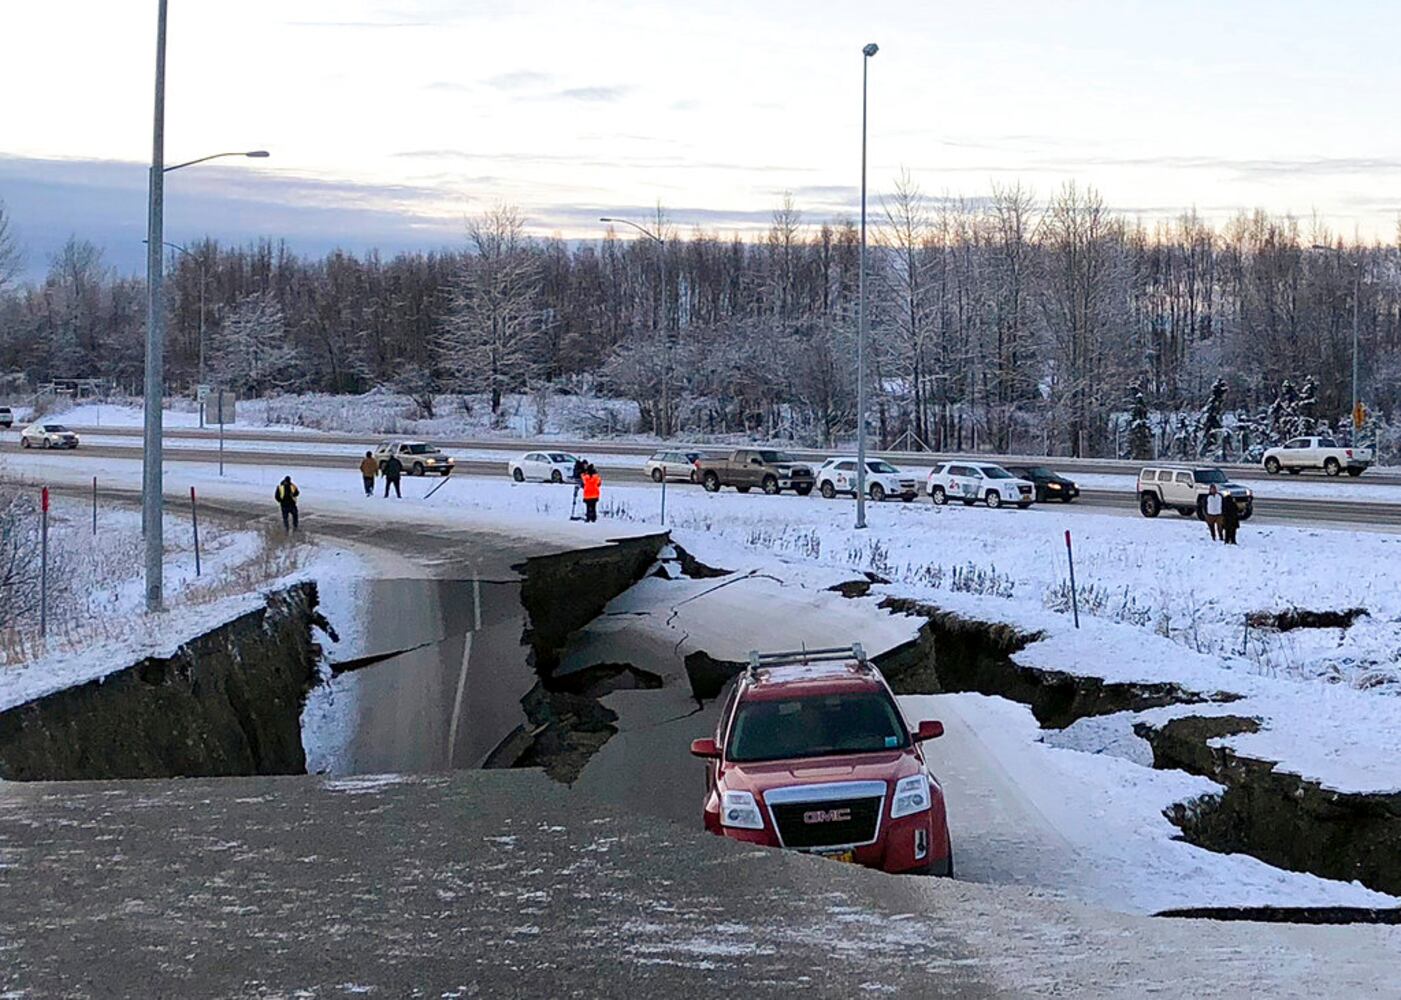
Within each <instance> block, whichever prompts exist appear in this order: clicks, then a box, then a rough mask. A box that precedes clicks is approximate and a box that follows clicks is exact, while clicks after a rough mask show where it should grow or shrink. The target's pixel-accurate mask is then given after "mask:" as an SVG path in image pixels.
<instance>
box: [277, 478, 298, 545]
mask: <svg viewBox="0 0 1401 1000" xmlns="http://www.w3.org/2000/svg"><path fill="white" fill-rule="evenodd" d="M301 495H302V491H301V490H299V489H297V484H296V483H294V482H292V477H291V476H283V477H282V482H280V483H278V484H277V489H276V490H275V491H274V492H273V499H275V500H276V501H277V506H278V507H280V508H281V509H282V529H283V530H284V531H286V532H287V533H288V534H291V533H292V532H294V531H296V530H297V497H299V496H301Z"/></svg>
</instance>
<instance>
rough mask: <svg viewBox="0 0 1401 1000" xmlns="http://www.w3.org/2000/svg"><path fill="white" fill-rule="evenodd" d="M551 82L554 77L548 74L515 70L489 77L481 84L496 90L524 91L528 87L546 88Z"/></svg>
mask: <svg viewBox="0 0 1401 1000" xmlns="http://www.w3.org/2000/svg"><path fill="white" fill-rule="evenodd" d="M553 80H554V77H553V76H552V75H550V74H549V73H537V72H535V71H533V70H517V71H515V72H513V73H499V74H497V75H496V76H489V77H487V78H486V80H484V81H483V82H484V83H485V84H486V85H487V86H488V87H493V88H495V89H496V90H526V89H528V88H530V87H544V86H547V85H548V84H550V83H551V82H552V81H553Z"/></svg>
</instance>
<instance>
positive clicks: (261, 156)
mask: <svg viewBox="0 0 1401 1000" xmlns="http://www.w3.org/2000/svg"><path fill="white" fill-rule="evenodd" d="M243 155H244V156H247V157H250V158H251V159H254V160H266V159H267V158H268V157H269V156H271V155H272V154H271V153H269V152H268V151H267V150H266V149H255V150H252V151H251V152H247V153H244V154H243Z"/></svg>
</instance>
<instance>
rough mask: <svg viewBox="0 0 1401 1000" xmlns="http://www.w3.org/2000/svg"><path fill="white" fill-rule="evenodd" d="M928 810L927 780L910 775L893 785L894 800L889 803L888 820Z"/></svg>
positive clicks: (923, 776)
mask: <svg viewBox="0 0 1401 1000" xmlns="http://www.w3.org/2000/svg"><path fill="white" fill-rule="evenodd" d="M928 808H929V778H928V777H927V776H926V775H923V774H912V775H910V776H909V777H908V778H901V779H900V780H899V781H897V782H896V783H895V798H894V800H893V801H892V802H891V803H890V818H891V819H899V818H900V817H901V816H911V815H913V814H914V813H918V812H924V810H926V809H928Z"/></svg>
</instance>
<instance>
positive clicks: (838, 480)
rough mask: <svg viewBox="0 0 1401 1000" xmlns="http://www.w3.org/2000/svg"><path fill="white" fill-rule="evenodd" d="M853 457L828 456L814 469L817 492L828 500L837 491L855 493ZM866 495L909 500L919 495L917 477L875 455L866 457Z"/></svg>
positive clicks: (855, 470) (880, 498) (856, 468)
mask: <svg viewBox="0 0 1401 1000" xmlns="http://www.w3.org/2000/svg"><path fill="white" fill-rule="evenodd" d="M858 468H859V467H858V466H857V464H856V459H855V457H854V456H853V457H841V458H829V459H827V461H825V462H823V463H822V466H821V468H819V469H818V470H817V492H819V493H821V494H822V495H823V496H824V497H825V498H827V499H828V500H831V499H832V498H833V497H835V496H836V495H837V494H838V493H847V494H850V495H851V496H855V495H856V473H857V471H858ZM866 494H867V495H868V496H869V497H870V498H871V499H872V500H875V501H876V502H877V503H879V502H880V501H882V500H884V499H886V498H887V497H891V498H895V497H898V498H899V499H901V500H904V501H905V502H906V503H909V502H910V501H911V500H913V499H914V498H915V497H917V496H919V480H918V479H916V478H915V477H914V476H913V475H911V474H910V473H907V472H901V471H900V470H899V469H897V468H895V466H893V465H891V464H890V463H889V462H886V461H882V460H881V459H879V458H868V459H866Z"/></svg>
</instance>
